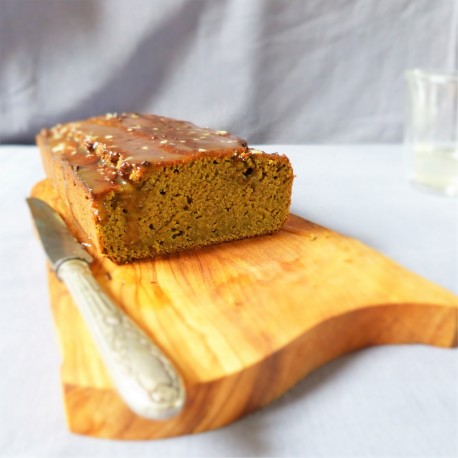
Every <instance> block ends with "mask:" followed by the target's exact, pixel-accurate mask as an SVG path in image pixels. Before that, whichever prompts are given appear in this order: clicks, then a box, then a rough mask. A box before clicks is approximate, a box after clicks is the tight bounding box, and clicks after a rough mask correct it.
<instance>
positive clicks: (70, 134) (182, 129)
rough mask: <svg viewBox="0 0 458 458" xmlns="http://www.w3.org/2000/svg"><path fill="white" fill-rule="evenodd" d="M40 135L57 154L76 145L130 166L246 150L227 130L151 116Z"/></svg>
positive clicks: (89, 122) (96, 120) (60, 127)
mask: <svg viewBox="0 0 458 458" xmlns="http://www.w3.org/2000/svg"><path fill="white" fill-rule="evenodd" d="M39 135H40V136H42V137H46V138H47V141H48V143H50V144H52V147H53V148H56V147H57V151H58V150H59V149H64V148H65V146H73V147H75V146H79V147H82V148H86V149H87V150H88V151H95V153H96V154H100V155H104V154H111V156H112V157H113V156H114V157H116V158H118V159H122V161H124V162H130V163H133V164H139V163H142V162H144V161H149V162H160V161H161V160H180V159H181V160H183V159H186V157H187V156H193V155H199V154H201V153H211V152H216V151H217V152H220V153H221V152H227V151H237V152H243V151H245V150H246V149H247V142H246V140H244V139H242V138H239V137H236V136H233V135H231V134H230V133H229V132H227V131H224V130H214V129H209V128H207V127H199V126H196V125H195V124H193V123H190V122H188V121H181V120H177V119H172V118H168V117H165V116H158V115H153V114H137V113H121V114H116V113H108V114H106V115H104V116H97V117H92V118H89V119H86V120H82V121H74V122H69V123H65V124H57V125H56V126H54V127H52V128H51V129H43V130H42V131H41V132H40V134H39ZM66 144H67V145H66ZM68 144H70V145H68Z"/></svg>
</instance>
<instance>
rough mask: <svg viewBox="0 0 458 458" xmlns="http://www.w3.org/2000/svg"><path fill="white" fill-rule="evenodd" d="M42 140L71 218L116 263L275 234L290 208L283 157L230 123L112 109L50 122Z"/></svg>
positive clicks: (289, 182) (289, 183) (50, 175)
mask: <svg viewBox="0 0 458 458" xmlns="http://www.w3.org/2000/svg"><path fill="white" fill-rule="evenodd" d="M37 144H38V146H39V148H40V151H41V155H42V159H43V164H44V168H45V171H46V175H47V177H48V178H49V179H50V180H52V182H53V184H54V186H55V188H56V190H57V192H58V194H59V195H60V197H61V199H62V200H63V201H64V203H65V204H66V206H67V207H68V209H69V211H70V213H71V215H72V216H73V218H74V219H75V220H76V222H77V223H78V224H79V225H80V226H81V228H82V230H83V231H84V232H85V233H86V235H87V236H88V238H89V239H90V240H91V243H93V244H94V245H95V247H96V248H97V250H98V251H99V252H100V253H102V254H103V255H106V256H108V257H109V258H110V259H111V260H113V261H114V262H116V263H118V264H119V263H126V262H130V261H135V260H141V259H147V258H152V257H155V256H157V255H162V254H167V253H176V252H180V251H182V250H185V249H190V248H197V247H202V246H207V245H211V244H215V243H219V242H226V241H230V240H237V239H243V238H247V237H253V236H260V235H265V234H271V233H274V232H276V231H278V230H279V229H280V228H281V226H282V225H283V223H284V222H285V220H286V218H287V216H288V211H289V205H290V201H291V188H292V181H293V171H292V168H291V165H290V162H289V160H288V159H287V157H286V156H283V155H279V154H266V153H264V152H261V151H257V150H253V149H250V148H248V146H247V142H246V141H244V140H242V139H240V138H238V137H235V136H232V135H230V134H229V133H228V132H225V131H216V130H211V129H207V128H201V127H197V126H195V125H194V124H191V123H189V122H186V121H178V120H174V119H170V118H165V117H160V116H156V115H139V114H135V113H123V114H120V115H117V114H107V115H105V116H100V117H95V118H90V119H87V120H84V121H78V122H71V123H68V124H59V125H57V126H55V127H53V128H51V129H44V130H42V131H41V132H40V133H39V134H38V136H37Z"/></svg>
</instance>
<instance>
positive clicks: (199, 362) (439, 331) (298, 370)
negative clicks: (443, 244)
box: [32, 181, 458, 439]
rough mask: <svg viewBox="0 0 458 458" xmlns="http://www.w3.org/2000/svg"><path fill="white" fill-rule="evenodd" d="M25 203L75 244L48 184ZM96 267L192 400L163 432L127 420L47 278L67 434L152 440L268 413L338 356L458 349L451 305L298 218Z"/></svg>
mask: <svg viewBox="0 0 458 458" xmlns="http://www.w3.org/2000/svg"><path fill="white" fill-rule="evenodd" d="M32 195H33V196H35V197H39V198H41V199H43V200H45V201H47V202H48V203H49V204H51V206H53V207H54V208H55V209H56V210H57V211H58V212H59V213H61V214H62V216H63V217H64V219H66V220H67V224H69V226H70V227H71V228H72V230H73V231H74V232H75V234H76V235H77V236H79V237H82V235H81V233H80V232H78V228H77V227H76V226H75V225H74V222H73V221H72V220H71V218H69V216H68V215H66V214H65V209H64V207H63V206H62V204H61V203H60V201H59V199H58V198H57V196H56V194H55V193H54V191H53V189H52V187H51V186H50V185H49V183H48V182H47V181H43V182H40V183H38V184H37V185H36V186H35V188H34V189H33V191H32ZM92 270H93V273H94V275H95V276H96V278H97V280H98V281H99V282H100V284H101V285H102V287H103V289H104V290H105V291H106V292H107V294H108V295H109V296H111V297H112V299H113V300H114V301H115V302H116V303H117V304H118V305H119V307H121V308H122V309H123V310H124V311H125V312H126V313H128V314H129V315H130V316H131V317H132V318H133V319H134V320H135V321H136V322H137V323H138V324H139V325H140V326H141V327H142V328H143V329H144V330H145V331H146V332H147V333H148V334H149V335H150V336H151V339H153V340H154V342H156V343H157V344H158V345H159V346H160V347H161V348H162V349H163V351H164V352H165V353H166V354H167V355H168V356H169V357H170V358H171V359H172V360H173V362H174V363H175V365H176V366H177V368H178V369H179V370H180V372H181V374H182V375H183V378H184V381H185V384H186V389H187V393H188V399H187V403H186V406H185V409H184V411H183V412H182V413H181V414H180V415H179V416H178V417H176V418H173V419H170V420H166V421H148V420H145V419H143V418H140V417H139V416H137V415H135V414H134V413H133V412H131V411H130V410H129V409H128V408H127V407H126V406H125V405H124V403H123V401H122V400H121V399H120V398H119V396H118V395H117V393H116V392H115V391H114V389H113V386H112V384H111V382H110V379H109V377H108V376H107V373H106V371H105V369H104V366H103V364H102V362H101V361H100V359H99V356H98V353H97V350H96V348H95V346H94V344H93V342H92V338H91V337H90V335H89V334H88V331H87V329H86V326H85V324H84V322H83V321H82V318H81V317H80V315H79V313H78V311H77V309H76V307H75V306H74V304H73V302H72V300H71V298H70V296H69V294H68V292H67V290H66V288H65V286H63V284H62V283H60V282H59V281H58V280H57V279H56V277H55V276H54V274H52V273H51V272H50V276H49V286H50V295H51V303H52V310H53V314H54V318H55V324H56V328H57V334H58V338H59V343H60V348H61V352H62V355H63V362H62V368H61V379H62V386H63V394H64V401H65V408H66V413H67V419H68V424H69V427H70V430H71V431H73V432H75V433H80V434H86V435H91V436H97V437H105V438H118V439H152V438H162V437H169V436H175V435H180V434H190V433H197V432H202V431H206V430H209V429H213V428H217V427H220V426H223V425H226V424H228V423H230V422H232V421H234V420H236V419H237V418H240V417H241V416H243V415H245V414H247V413H248V412H252V411H253V410H255V409H257V408H259V407H261V406H264V405H266V404H268V403H269V402H271V401H272V400H273V399H275V398H277V397H278V396H280V395H281V394H282V393H284V392H285V391H286V390H287V389H288V388H290V387H291V386H292V385H294V384H295V383H296V382H297V381H298V380H300V379H301V378H303V377H304V376H305V375H307V374H308V373H309V372H311V371H312V370H314V369H316V368H317V367H319V366H320V365H322V364H324V363H326V362H328V361H330V360H332V359H334V358H337V357H339V356H340V355H342V354H344V353H348V352H351V351H354V350H357V349H360V348H363V347H367V346H371V345H379V344H389V343H425V344H431V345H436V346H441V347H452V346H456V345H457V318H458V298H457V297H456V296H455V295H453V294H452V293H450V292H448V291H446V290H445V289H443V288H441V287H439V286H437V285H435V284H433V283H431V282H429V281H427V280H425V279H423V278H421V277H419V276H418V275H415V274H413V273H411V272H409V271H407V270H405V269H404V268H402V267H400V266H399V265H397V264H395V263H394V262H393V261H391V260H389V259H388V258H386V257H384V256H382V255H381V254H379V253H377V252H376V251H374V250H372V249H370V248H368V247H366V246H364V245H363V244H361V243H359V242H358V241H356V240H353V239H351V238H348V237H344V236H342V235H340V234H337V233H336V232H333V231H331V230H329V229H326V228H324V227H321V226H318V225H316V224H313V223H311V222H308V221H305V220H304V219H302V218H300V217H298V216H295V215H291V216H290V217H289V219H288V221H287V223H286V225H285V226H284V228H283V229H282V230H281V231H280V232H279V233H278V234H276V235H272V236H266V237H260V238H255V239H250V240H243V241H238V242H234V243H226V244H222V245H218V246H214V247H211V248H206V249H200V250H195V251H190V252H187V253H183V254H179V255H175V256H167V257H163V258H160V259H157V260H154V261H148V262H140V263H134V264H130V265H125V266H117V265H115V264H113V263H112V262H110V261H109V260H107V259H100V258H98V259H96V261H95V262H94V264H93V269H92Z"/></svg>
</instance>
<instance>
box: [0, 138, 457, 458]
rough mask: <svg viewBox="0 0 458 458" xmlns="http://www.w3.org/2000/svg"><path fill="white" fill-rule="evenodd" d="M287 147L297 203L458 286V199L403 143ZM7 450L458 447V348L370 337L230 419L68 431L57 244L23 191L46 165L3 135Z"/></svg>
mask: <svg viewBox="0 0 458 458" xmlns="http://www.w3.org/2000/svg"><path fill="white" fill-rule="evenodd" d="M263 148H264V149H265V150H267V151H269V152H273V151H282V152H285V153H287V154H288V156H289V157H290V158H291V160H292V162H293V166H294V168H295V174H296V181H295V185H294V196H293V204H292V211H293V212H294V213H297V214H299V215H301V216H303V217H305V218H307V219H310V220H312V221H314V222H317V223H319V224H322V225H325V226H327V227H330V228H332V229H335V230H337V231H340V232H342V233H344V234H346V235H350V236H352V237H355V238H358V239H359V240H361V241H363V242H364V243H366V244H368V245H370V246H372V247H374V248H376V249H378V250H379V251H381V252H382V253H384V254H386V255H388V256H390V257H391V258H393V259H394V260H396V261H398V262H399V263H401V264H403V265H404V266H406V267H407V268H409V269H411V270H412V271H415V272H417V273H419V274H421V275H423V276H425V277H427V278H429V279H430V280H433V281H435V282H437V283H439V284H440V285H442V286H444V287H446V288H448V289H450V290H452V291H454V292H455V293H458V199H451V198H445V197H441V196H437V195H434V194H428V193H424V192H421V191H419V190H417V189H414V188H413V187H412V186H410V185H409V184H408V183H407V181H406V179H405V176H404V172H403V166H402V159H401V156H402V147H401V146H399V145H391V146H383V145H378V146H374V145H372V146H369V145H365V146H362V145H360V146H264V147H263ZM0 159H1V167H0V205H1V210H2V211H1V224H0V263H1V264H0V269H1V275H0V304H1V307H2V310H1V311H2V313H1V318H0V342H1V346H0V368H1V373H0V456H1V457H19V456H23V457H85V458H88V457H102V456H103V457H105V456H106V457H121V456H122V457H124V456H126V457H127V456H129V457H142V456H154V457H161V456H167V457H174V456H186V457H194V456H314V457H337V456H339V457H342V456H358V457H370V456H374V457H382V456H384V457H407V456H409V457H414V456H415V457H420V456H421V457H446V456H447V457H451V456H458V436H457V430H458V352H457V350H456V349H454V350H450V349H439V348H433V347H427V346H422V345H416V346H406V345H398V346H385V347H375V348H371V349H366V350H363V351H360V352H357V353H354V354H352V355H348V356H345V357H342V358H340V359H338V360H337V361H334V362H332V363H330V364H328V365H326V366H324V367H322V368H321V369H319V370H317V371H315V372H314V373H312V374H311V375H310V376H308V377H307V378H306V379H305V380H303V381H302V382H300V383H299V384H298V385H296V386H295V387H294V388H293V389H292V390H290V391H289V392H288V393H287V394H286V395H284V396H283V397H282V398H280V399H279V400H277V401H275V402H274V403H273V404H271V405H270V406H268V407H266V408H264V409H263V410H261V411H258V412H256V413H254V414H252V415H250V416H248V417H247V418H244V419H242V420H240V421H238V422H236V423H234V424H232V425H230V426H228V427H225V428H223V429H220V430H217V431H212V432H208V433H205V434H199V435H195V436H186V437H178V438H173V439H166V440H159V441H141V442H121V441H107V440H100V439H93V438H88V437H83V436H76V435H73V434H70V433H69V432H68V431H67V428H66V424H65V418H64V410H63V405H62V398H61V393H60V384H59V364H60V355H59V351H58V347H57V342H56V337H55V335H54V329H53V323H52V317H51V313H50V307H49V305H48V292H47V281H46V272H45V257H44V254H43V251H42V249H41V247H40V245H39V243H38V242H37V240H36V239H35V238H34V235H33V230H32V224H31V220H30V217H29V213H28V209H27V207H26V205H25V202H24V198H25V197H26V196H27V194H28V192H29V190H30V188H31V186H32V185H33V184H34V183H35V182H36V181H37V180H39V179H41V178H42V177H43V172H42V168H41V164H40V160H39V156H38V153H37V150H36V149H35V148H34V147H15V146H3V147H0Z"/></svg>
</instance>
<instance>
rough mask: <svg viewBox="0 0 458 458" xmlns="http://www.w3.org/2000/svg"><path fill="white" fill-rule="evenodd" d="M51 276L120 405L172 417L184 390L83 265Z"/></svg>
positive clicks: (72, 264)
mask: <svg viewBox="0 0 458 458" xmlns="http://www.w3.org/2000/svg"><path fill="white" fill-rule="evenodd" d="M57 275H58V277H59V278H60V279H61V280H62V281H63V282H64V283H65V284H66V285H67V287H68V289H69V291H70V293H71V295H72V297H73V299H74V301H75V303H76V304H77V306H78V308H79V310H80V312H81V314H82V315H83V317H84V319H85V321H86V324H87V325H88V327H89V329H90V331H91V334H92V336H93V338H94V340H95V342H96V344H97V345H98V348H99V350H100V354H101V356H102V359H103V360H104V362H105V365H106V368H107V370H108V372H109V374H110V375H111V378H112V381H113V383H114V385H115V386H116V388H117V390H118V392H119V394H120V396H121V397H122V398H123V399H124V401H125V402H126V404H127V405H128V406H129V407H130V408H131V409H132V410H133V411H134V412H135V413H137V414H138V415H141V416H142V417H145V418H148V419H151V420H160V419H166V418H169V417H171V416H174V415H177V414H178V413H179V412H180V411H181V410H182V408H183V405H184V402H185V391H184V386H183V382H182V380H181V378H180V376H179V375H178V373H177V371H176V369H175V368H174V367H173V366H172V363H171V362H170V361H169V360H168V359H167V357H166V356H165V355H164V354H163V353H162V352H161V350H160V349H159V348H158V347H157V346H156V345H154V344H153V343H152V342H151V341H150V339H149V338H148V337H147V335H146V334H145V333H144V332H143V331H142V330H140V329H139V328H138V327H137V326H136V324H135V323H134V322H133V321H132V320H131V319H130V318H129V317H128V316H127V315H125V314H124V313H123V312H122V311H121V310H120V309H119V308H118V307H117V306H116V305H115V304H113V302H112V301H111V300H110V299H109V298H108V296H107V295H106V294H105V293H104V292H103V291H102V290H101V288H100V286H99V285H98V283H97V282H96V280H95V279H94V277H93V276H92V274H91V271H90V269H89V266H88V264H87V262H85V261H82V260H80V259H71V260H68V261H65V262H63V263H62V264H61V265H60V266H59V268H58V269H57Z"/></svg>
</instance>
